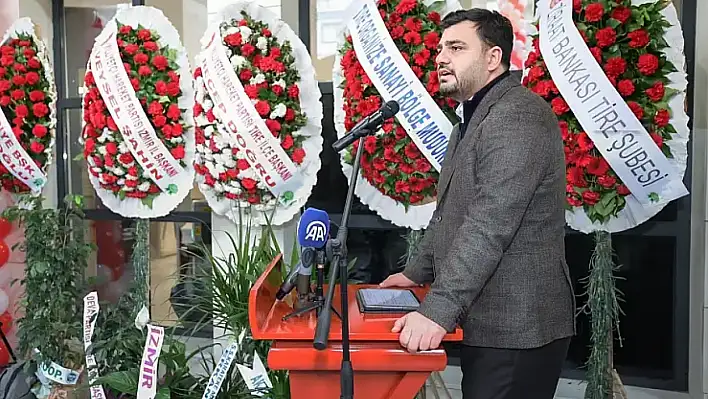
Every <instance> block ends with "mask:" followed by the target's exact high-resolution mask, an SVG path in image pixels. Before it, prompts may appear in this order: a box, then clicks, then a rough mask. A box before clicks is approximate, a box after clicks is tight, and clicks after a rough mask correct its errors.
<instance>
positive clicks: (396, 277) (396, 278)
mask: <svg viewBox="0 0 708 399" xmlns="http://www.w3.org/2000/svg"><path fill="white" fill-rule="evenodd" d="M379 287H381V288H394V287H400V288H410V287H418V284H416V283H414V282H413V281H412V280H411V279H409V278H408V277H406V276H404V275H403V273H396V274H392V275H390V276H388V278H386V280H384V281H382V282H381V284H379Z"/></svg>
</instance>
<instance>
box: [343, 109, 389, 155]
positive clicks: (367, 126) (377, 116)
mask: <svg viewBox="0 0 708 399" xmlns="http://www.w3.org/2000/svg"><path fill="white" fill-rule="evenodd" d="M398 109H399V107H398V103H397V102H396V101H394V100H391V101H388V102H387V103H386V104H384V105H382V106H381V108H379V110H378V111H376V112H374V113H373V114H371V115H369V116H367V117H366V118H364V119H362V120H361V121H359V123H357V124H356V126H354V127H353V128H352V130H351V131H349V133H348V134H347V135H346V136H344V137H342V138H341V139H339V140H337V141H335V142H334V144H332V148H334V150H335V151H336V152H341V151H342V150H343V149H345V148H347V147H348V146H349V145H350V144H351V143H353V142H355V141H356V140H358V139H359V138H361V137H364V136H366V135H369V134H374V133H375V132H376V131H377V130H378V129H379V128H380V127H381V125H383V124H384V122H385V121H386V119H389V118H392V117H393V116H394V115H396V114H397V113H398Z"/></svg>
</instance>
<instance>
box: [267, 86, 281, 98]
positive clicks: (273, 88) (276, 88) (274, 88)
mask: <svg viewBox="0 0 708 399" xmlns="http://www.w3.org/2000/svg"><path fill="white" fill-rule="evenodd" d="M270 90H271V91H273V94H275V95H276V96H280V95H282V94H283V86H280V85H273V86H271V87H270Z"/></svg>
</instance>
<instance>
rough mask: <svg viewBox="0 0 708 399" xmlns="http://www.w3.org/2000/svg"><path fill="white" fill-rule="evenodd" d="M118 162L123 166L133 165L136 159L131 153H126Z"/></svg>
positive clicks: (121, 155)
mask: <svg viewBox="0 0 708 399" xmlns="http://www.w3.org/2000/svg"><path fill="white" fill-rule="evenodd" d="M118 161H119V162H120V163H122V164H123V165H130V164H131V163H133V161H134V159H133V156H132V155H131V154H130V153H129V152H126V153H123V154H120V156H119V157H118Z"/></svg>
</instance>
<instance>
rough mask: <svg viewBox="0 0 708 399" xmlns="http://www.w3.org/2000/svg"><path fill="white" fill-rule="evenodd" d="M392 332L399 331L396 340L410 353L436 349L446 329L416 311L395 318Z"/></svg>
mask: <svg viewBox="0 0 708 399" xmlns="http://www.w3.org/2000/svg"><path fill="white" fill-rule="evenodd" d="M391 331H392V332H400V333H401V335H400V336H399V338H398V341H399V342H400V343H401V345H402V346H403V347H404V348H406V349H408V352H410V353H416V352H417V351H419V350H420V351H427V350H429V349H437V347H438V346H440V342H442V339H443V337H445V334H446V333H447V331H445V329H444V328H442V327H441V326H440V325H438V324H437V323H435V322H434V321H432V320H430V319H428V318H427V317H425V316H423V315H422V314H420V313H418V312H413V313H408V314H407V315H405V316H403V317H401V318H400V319H398V320H396V323H395V324H394V325H393V329H391Z"/></svg>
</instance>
